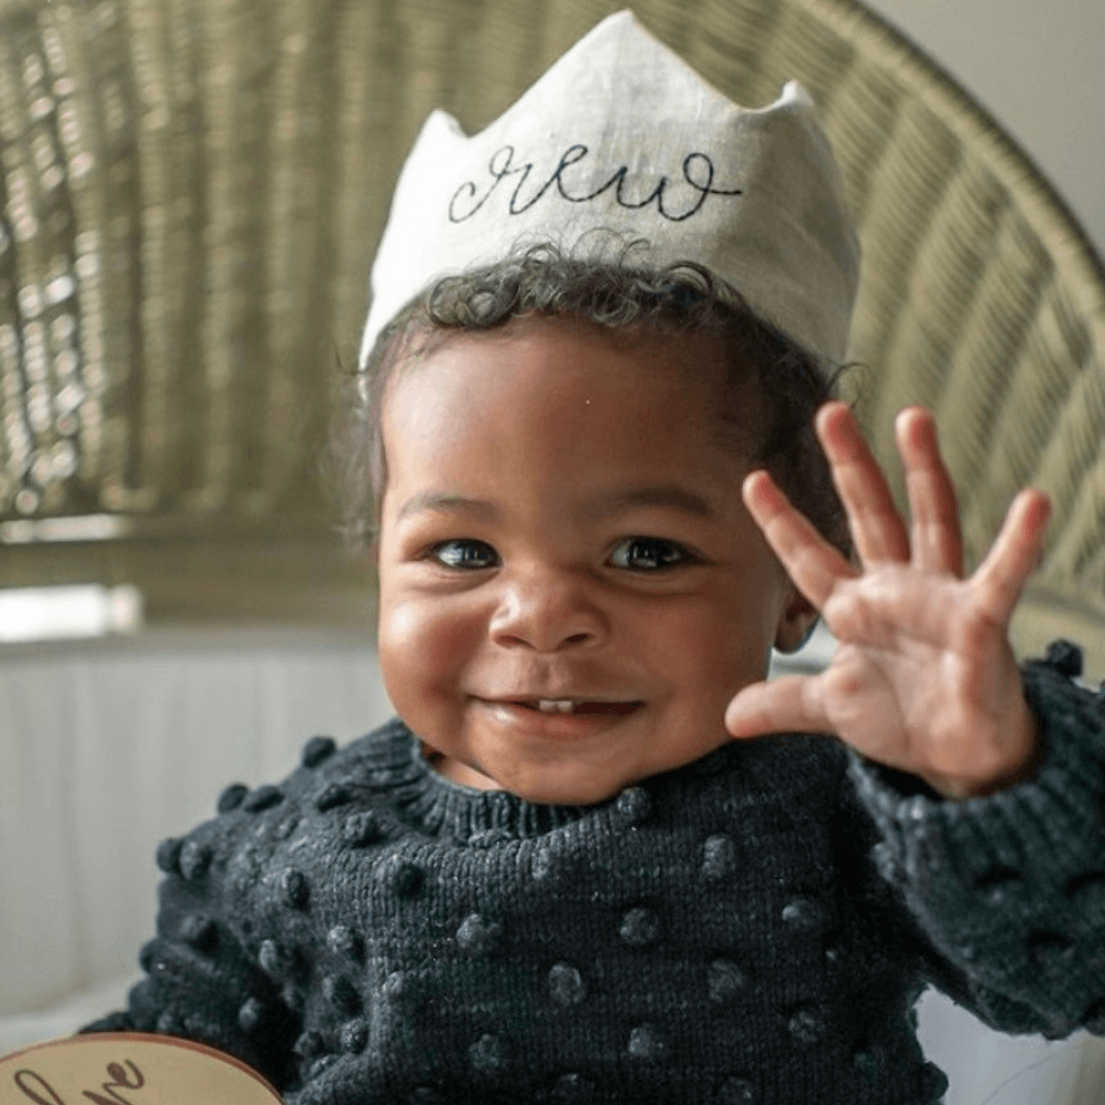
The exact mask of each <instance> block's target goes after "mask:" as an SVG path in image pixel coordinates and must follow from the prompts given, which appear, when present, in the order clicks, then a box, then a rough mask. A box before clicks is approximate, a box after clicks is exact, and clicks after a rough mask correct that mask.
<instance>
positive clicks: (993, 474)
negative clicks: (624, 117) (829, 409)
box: [0, 0, 1105, 669]
mask: <svg viewBox="0 0 1105 1105" xmlns="http://www.w3.org/2000/svg"><path fill="white" fill-rule="evenodd" d="M619 6H624V5H619V4H615V3H604V2H601V0H545V2H544V3H541V4H534V3H532V2H530V0H356V2H347V0H346V2H338V0H206V2H204V0H98V2H97V0H90V2H77V0H50V2H46V0H35V2H31V0H0V154H2V175H0V189H2V193H0V194H2V197H3V199H2V204H0V211H2V215H0V412H2V418H0V542H3V544H2V545H0V585H2V584H8V583H14V582H24V581H26V580H29V579H43V578H55V579H60V578H75V577H77V576H88V575H89V574H92V575H97V576H99V577H100V578H111V579H119V580H121V579H123V578H124V577H126V578H128V579H136V580H137V581H138V582H140V583H142V584H143V585H145V586H147V588H148V589H149V591H150V594H151V602H152V604H153V607H154V610H155V612H157V611H162V612H166V613H172V612H177V613H180V612H187V611H191V612H193V613H195V612H200V611H203V610H205V609H206V610H208V611H209V612H210V611H211V610H214V609H225V610H227V611H228V612H232V611H234V610H239V609H240V610H252V611H253V612H255V613H256V612H265V611H270V612H271V611H274V610H283V611H285V612H286V613H287V614H288V615H289V616H296V613H297V612H298V613H300V614H304V615H309V616H318V617H334V618H342V617H357V618H359V617H362V616H363V608H362V606H360V605H358V604H357V603H352V604H351V603H350V602H349V601H348V596H349V594H351V593H352V592H351V590H350V589H351V588H357V587H361V586H362V579H363V573H361V572H360V571H352V572H351V571H350V569H349V568H348V567H344V566H343V565H342V561H341V557H340V553H339V551H338V546H337V542H336V540H335V538H334V537H333V535H332V530H331V528H330V514H329V512H328V509H327V504H326V501H325V499H324V497H323V496H322V494H321V492H320V491H319V487H318V481H317V478H316V476H315V458H316V456H317V453H318V450H319V447H320V445H321V443H322V440H323V436H324V429H325V421H326V416H327V405H328V397H329V394H330V389H331V384H332V382H333V379H334V376H335V373H336V363H337V362H338V360H343V361H344V362H345V363H346V364H347V365H348V364H350V363H352V361H353V360H354V357H355V352H354V351H355V348H356V342H357V337H358V330H359V327H360V324H361V321H362V318H363V314H364V311H365V307H366V285H367V271H368V267H369V263H370V260H371V256H372V251H373V247H374V245H375V242H376V240H377V238H378V235H379V232H380V230H381V227H382V223H383V219H384V216H385V214H386V209H387V204H388V199H389V195H390V190H391V187H392V184H393V182H394V179H395V176H396V173H397V171H398V167H399V165H400V163H401V160H402V158H403V156H404V155H405V153H406V151H407V149H408V148H409V145H410V143H411V141H412V139H413V137H414V134H415V132H416V130H417V128H418V127H419V125H420V124H421V122H422V120H423V119H424V117H425V115H426V114H427V113H428V112H429V111H430V110H431V109H432V108H433V107H437V106H440V107H444V108H446V109H448V110H450V111H453V112H454V113H455V114H456V115H458V117H459V118H460V119H461V121H462V123H463V124H464V125H465V126H466V127H467V128H469V129H470V130H471V129H476V128H479V127H481V126H482V125H483V124H485V123H486V122H488V121H489V120H490V119H492V118H493V117H494V116H495V115H496V114H498V113H499V112H500V111H501V110H502V109H503V108H505V107H506V106H507V105H508V104H509V103H510V102H511V101H512V100H513V99H514V98H515V97H516V96H517V95H518V94H519V92H520V91H521V90H522V89H523V88H524V87H526V86H527V85H528V84H529V83H530V82H531V81H532V80H534V79H535V78H536V77H537V76H538V75H539V74H540V73H541V72H542V70H543V69H544V68H545V67H546V66H547V65H548V64H549V63H550V62H551V61H553V60H554V59H555V58H556V57H557V56H558V55H559V54H560V53H561V52H563V50H564V49H566V48H567V47H568V46H569V45H570V44H571V43H572V42H574V41H575V40H576V39H577V38H578V37H579V36H580V35H582V34H583V33H584V32H585V31H586V30H588V29H589V28H590V27H591V26H592V25H593V24H594V23H595V22H596V20H597V19H598V18H600V17H601V16H602V15H605V14H607V13H608V12H610V11H612V10H614V9H615V8H616V7H619ZM633 6H634V8H635V10H636V11H637V13H638V15H639V16H640V18H641V19H642V21H643V22H644V23H645V24H646V25H647V26H648V27H649V28H650V29H651V30H653V31H654V32H655V33H656V34H657V35H659V36H660V37H661V38H662V39H664V40H665V41H666V42H668V43H669V44H670V45H671V46H672V47H674V48H675V49H676V50H677V51H679V52H680V53H681V54H682V55H683V56H684V57H685V58H686V59H687V60H688V61H689V62H690V64H692V65H693V66H694V67H695V68H697V69H698V70H699V71H700V72H701V73H702V74H703V75H704V76H705V77H707V78H708V79H709V80H710V81H712V82H713V83H714V84H715V85H717V86H718V87H719V88H721V89H722V90H723V91H725V92H726V93H727V94H728V95H730V96H731V97H732V98H733V99H735V100H737V101H738V102H741V103H744V104H747V105H757V104H762V103H764V102H767V101H768V100H770V99H772V98H773V97H774V95H775V94H776V93H777V91H778V89H779V87H780V85H781V84H782V83H783V82H784V81H785V80H786V79H787V78H789V77H793V76H797V77H798V78H800V79H801V80H802V81H803V82H804V83H805V84H806V85H807V86H808V87H809V88H810V90H811V91H812V92H813V94H814V96H815V98H816V99H817V100H818V102H819V103H820V105H821V107H822V110H823V113H824V117H825V120H826V123H827V126H828V128H829V131H830V134H831V136H832V139H833V141H834V144H835V148H836V150H837V154H838V156H839V158H840V160H841V162H842V164H843V167H844V172H845V176H846V179H847V184H848V189H849V195H850V199H851V202H852V204H853V207H854V210H855V213H856V216H857V219H858V220H859V224H860V228H861V235H862V239H863V245H864V250H865V260H864V272H863V285H862V290H861V298H860V301H859V305H858V309H857V314H856V322H855V331H854V343H853V355H854V357H855V359H856V360H857V361H859V362H861V365H862V367H861V368H859V369H858V370H856V371H855V372H853V374H852V381H851V386H852V387H853V388H854V390H855V391H856V394H857V397H858V403H859V408H860V410H861V413H862V415H863V417H864V420H865V422H866V423H867V425H868V426H869V428H870V432H871V435H872V438H873V440H874V442H875V443H876V445H877V447H878V449H879V451H880V453H881V454H882V455H883V456H887V455H889V454H890V453H891V452H892V442H891V438H890V424H891V417H892V414H893V412H894V411H895V410H896V409H897V408H899V407H900V406H902V405H904V404H905V403H908V402H924V403H928V404H930V405H931V406H932V407H933V408H934V409H935V410H936V412H937V414H938V416H939V419H940V423H941V426H942V430H943V434H944V440H945V443H946V448H947V453H948V457H949V460H950V462H951V465H952V468H953V472H954V475H955V477H956V480H957V483H958V486H959V488H960V491H961V495H962V503H963V508H964V520H965V527H966V534H967V539H968V546H969V551H970V554H971V555H972V556H973V557H977V555H978V554H979V552H980V551H981V550H982V549H983V548H984V547H985V544H986V542H987V541H988V540H989V538H990V536H991V535H992V534H993V532H994V530H995V528H996V527H997V525H998V524H999V522H1000V519H1001V516H1002V513H1003V511H1004V508H1005V506H1006V504H1007V502H1008V501H1009V499H1010V498H1011V496H1012V495H1013V493H1014V492H1015V490H1016V489H1017V488H1018V487H1019V486H1021V485H1022V484H1026V483H1033V484H1035V485H1037V486H1041V487H1043V488H1045V489H1046V490H1047V491H1048V492H1049V493H1050V494H1051V495H1052V497H1053V498H1054V501H1055V507H1056V511H1055V520H1054V523H1053V526H1052V530H1051V536H1050V544H1049V550H1048V555H1047V559H1046V562H1045V564H1044V566H1043V569H1042V571H1041V573H1040V575H1039V577H1038V582H1037V583H1036V584H1035V585H1034V591H1033V601H1032V602H1030V603H1029V604H1028V609H1027V611H1026V620H1025V623H1024V625H1025V628H1024V630H1023V639H1024V641H1025V643H1026V644H1031V643H1033V642H1034V641H1035V640H1037V639H1038V638H1039V637H1041V636H1042V635H1045V634H1046V633H1047V632H1049V631H1050V627H1051V621H1054V620H1055V619H1056V618H1058V619H1059V620H1058V622H1057V623H1056V624H1057V625H1058V626H1061V625H1063V624H1069V625H1071V626H1072V627H1073V628H1072V629H1071V630H1070V632H1071V633H1072V634H1073V635H1076V636H1079V635H1080V636H1082V637H1084V638H1087V639H1089V643H1090V645H1091V651H1092V652H1093V654H1094V656H1096V657H1097V664H1096V666H1097V667H1098V668H1099V669H1105V634H1103V633H1102V630H1101V629H1100V627H1099V615H1100V613H1101V611H1102V610H1105V542H1103V541H1102V540H1101V529H1102V525H1101V521H1102V518H1103V516H1105V457H1103V456H1102V437H1103V432H1102V431H1103V429H1105V373H1103V371H1102V358H1103V351H1105V281H1103V278H1102V271H1101V268H1100V266H1099V264H1098V262H1097V261H1096V259H1095V258H1094V256H1093V254H1092V251H1091V250H1090V249H1089V248H1088V247H1087V245H1086V243H1085V241H1084V240H1083V238H1082V237H1081V236H1080V234H1079V232H1078V230H1077V228H1076V227H1075V226H1074V224H1073V223H1072V222H1071V220H1070V219H1069V218H1068V216H1067V214H1066V212H1065V210H1064V208H1063V207H1062V205H1061V203H1060V202H1059V201H1058V200H1057V199H1056V197H1055V196H1054V194H1053V193H1052V192H1051V191H1050V189H1049V188H1048V186H1047V185H1046V184H1045V183H1044V182H1043V180H1042V179H1041V178H1040V177H1039V175H1038V174H1037V173H1035V171H1034V170H1033V169H1032V168H1031V167H1030V166H1029V164H1028V163H1027V162H1026V161H1025V160H1024V158H1023V157H1022V156H1020V155H1019V154H1018V153H1017V151H1016V150H1015V149H1014V148H1013V147H1012V145H1011V144H1010V143H1009V142H1008V141H1007V140H1006V139H1005V138H1004V137H1003V135H1002V133H1001V131H1000V130H999V129H998V128H997V127H996V126H995V125H994V124H993V122H992V121H991V120H989V119H988V118H987V117H986V116H985V115H984V114H983V113H982V112H981V111H980V110H979V109H978V108H977V107H975V106H974V105H973V104H972V103H971V102H970V101H969V100H968V99H967V98H966V97H965V96H964V95H963V94H962V93H961V92H960V91H959V90H958V89H957V88H956V87H955V85H954V84H953V83H952V82H951V81H949V80H948V79H947V78H946V77H945V76H944V75H943V74H942V73H941V72H940V71H939V70H937V69H936V68H935V67H934V66H933V65H931V64H930V63H928V62H927V61H926V60H925V59H924V58H923V57H921V56H920V55H919V54H918V53H917V52H916V51H915V50H913V49H912V48H911V47H909V46H908V44H906V43H905V42H904V41H903V40H902V39H901V38H900V37H899V36H897V35H896V34H895V33H894V32H892V31H891V30H890V29H888V28H887V27H886V26H884V25H883V24H882V23H880V22H879V21H878V20H877V19H876V18H874V17H873V16H872V15H870V14H869V13H868V12H866V11H865V10H864V9H862V8H860V7H858V6H857V5H856V4H854V3H851V2H850V0H692V2H690V3H679V4H677V3H674V2H672V0H641V2H640V3H637V4H634V5H633ZM72 518H77V519H81V520H78V521H71V520H68V519H72ZM78 537H79V538H82V540H80V541H75V540H73V539H74V538H78ZM87 538H98V539H97V540H86V539H87ZM247 594H248V595H249V596H251V597H250V598H249V599H248V601H247V600H246V599H244V598H243V596H245V595H247ZM326 596H330V598H331V599H332V600H333V601H328V600H327V599H326ZM1056 611H1059V612H1060V613H1059V614H1056ZM1049 619H1051V621H1049Z"/></svg>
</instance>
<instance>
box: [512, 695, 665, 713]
mask: <svg viewBox="0 0 1105 1105" xmlns="http://www.w3.org/2000/svg"><path fill="white" fill-rule="evenodd" d="M509 704H510V705H512V706H524V707H525V708H526V709H528V710H536V711H538V712H539V713H542V714H612V715H614V716H622V715H625V714H630V713H632V712H633V711H634V710H636V709H637V708H638V707H639V706H641V705H643V704H642V703H641V702H602V701H597V700H591V699H574V698H536V699H513V700H511V701H510V703H509Z"/></svg>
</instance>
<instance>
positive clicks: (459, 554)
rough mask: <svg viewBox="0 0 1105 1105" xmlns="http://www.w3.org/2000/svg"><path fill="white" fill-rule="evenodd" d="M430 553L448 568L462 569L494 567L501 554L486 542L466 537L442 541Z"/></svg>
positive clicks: (472, 569)
mask: <svg viewBox="0 0 1105 1105" xmlns="http://www.w3.org/2000/svg"><path fill="white" fill-rule="evenodd" d="M430 555H431V556H432V557H433V558H434V560H436V561H437V562H438V563H439V564H443V565H444V566H445V567H446V568H458V569H460V570H462V571H478V570H479V569H481V568H494V567H495V566H496V565H497V564H498V563H499V554H498V553H497V552H496V551H495V550H494V549H493V548H492V547H491V546H490V545H488V544H487V543H486V542H484V541H473V540H469V539H465V538H459V539H456V540H453V541H442V542H441V544H440V545H435V546H434V547H433V548H432V549H431V550H430Z"/></svg>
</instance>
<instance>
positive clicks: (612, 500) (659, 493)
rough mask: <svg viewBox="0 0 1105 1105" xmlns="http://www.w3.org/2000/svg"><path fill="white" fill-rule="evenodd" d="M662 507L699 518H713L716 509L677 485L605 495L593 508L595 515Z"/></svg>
mask: <svg viewBox="0 0 1105 1105" xmlns="http://www.w3.org/2000/svg"><path fill="white" fill-rule="evenodd" d="M649 506H660V507H668V508H669V509H674V510H681V511H683V512H684V513H686V514H693V515H695V517H698V518H712V517H713V516H714V508H713V507H712V506H711V505H710V504H709V502H708V501H707V500H706V499H704V498H703V497H702V496H701V495H698V494H696V493H695V492H693V491H688V490H687V488H685V487H679V486H678V485H676V484H671V485H662V486H658V487H634V488H630V489H628V490H626V491H617V492H615V493H614V494H612V495H604V496H603V497H602V498H601V499H598V500H597V501H596V502H595V503H594V505H593V507H592V510H593V513H595V514H599V515H602V514H617V513H619V512H620V511H624V510H633V509H635V508H640V507H649Z"/></svg>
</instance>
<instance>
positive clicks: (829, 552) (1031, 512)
mask: <svg viewBox="0 0 1105 1105" xmlns="http://www.w3.org/2000/svg"><path fill="white" fill-rule="evenodd" d="M895 428H896V431H897V439H898V450H899V452H900V454H901V456H902V460H903V462H904V464H905V472H906V487H907V491H908V495H909V506H910V512H911V515H912V526H911V530H910V532H908V533H907V531H906V526H905V523H904V522H903V520H902V518H901V517H900V515H899V514H898V512H897V510H896V509H895V507H894V503H893V500H892V498H891V495H890V489H889V487H888V486H887V482H886V478H885V476H884V475H883V472H882V470H881V469H880V468H879V466H878V463H877V462H876V461H875V458H874V457H873V456H872V454H871V451H870V449H869V448H868V446H867V444H866V442H865V441H864V439H863V436H862V434H861V433H860V431H859V427H858V426H857V425H856V422H855V419H854V417H853V416H852V413H851V411H850V410H849V409H848V407H847V406H845V405H844V404H843V403H829V404H826V406H825V407H823V408H822V409H821V411H820V412H819V413H818V417H817V432H818V437H819V438H820V440H821V444H822V447H823V448H824V450H825V453H826V455H827V456H828V458H829V462H830V465H831V467H832V473H833V479H834V482H835V483H836V487H837V490H838V492H839V493H840V497H841V499H842V501H843V503H844V506H845V509H846V510H847V513H848V521H849V526H850V529H851V533H852V540H853V543H854V546H855V550H856V554H857V556H858V559H859V563H860V570H856V569H855V568H854V567H853V566H852V565H851V564H849V563H848V561H847V560H845V559H844V557H843V556H842V555H841V554H840V553H839V552H838V551H837V550H836V549H835V548H834V547H833V546H831V545H830V544H829V543H828V542H827V541H826V540H825V539H824V538H823V537H822V536H821V535H820V534H819V533H818V532H817V531H816V530H815V529H814V527H813V526H812V524H811V523H810V522H809V521H808V520H807V519H806V518H805V517H804V516H803V515H802V514H800V513H799V512H798V511H797V510H796V509H795V508H794V507H793V506H792V505H791V503H790V502H789V501H788V499H787V498H786V496H785V495H784V494H783V492H782V491H780V490H779V488H778V487H777V486H776V485H775V483H774V482H773V481H772V479H771V477H770V476H769V475H768V474H767V473H766V472H763V471H758V472H754V473H752V474H751V475H749V476H748V477H747V478H746V480H745V482H744V488H743V491H744V501H745V504H746V505H747V507H748V509H749V511H750V512H751V513H752V516H753V518H755V520H756V522H757V524H758V525H759V526H760V528H761V529H762V530H763V532H764V535H765V536H766V538H767V540H768V542H769V543H770V544H771V547H772V548H773V549H774V550H775V553H776V555H777V556H778V557H779V559H780V560H781V561H782V563H783V565H784V567H785V568H786V570H787V572H788V573H789V574H790V577H791V579H792V580H793V581H794V583H795V585H796V586H797V587H798V589H799V590H800V591H801V592H802V593H803V595H805V597H806V598H807V599H808V600H809V601H810V602H811V603H812V604H813V605H814V606H815V607H816V608H817V609H818V610H819V611H820V612H821V615H822V617H823V618H824V620H825V622H826V624H827V625H828V627H829V629H830V630H831V631H832V633H833V635H834V636H835V637H836V638H837V640H838V641H839V642H840V644H839V647H838V649H837V651H836V655H835V656H834V658H833V660H832V663H831V664H830V665H829V667H828V668H827V669H826V670H825V671H823V672H821V673H820V674H818V675H812V676H792V677H786V678H782V679H778V680H774V681H772V682H770V683H754V684H752V685H751V686H749V687H746V688H745V689H744V690H742V691H741V692H740V693H739V694H738V695H737V696H736V697H735V698H734V699H733V700H732V702H730V704H729V707H728V709H727V710H726V713H725V723H726V728H727V729H728V730H729V732H730V733H732V734H733V736H735V737H751V736H757V735H760V734H763V733H777V732H795V731H797V732H825V733H833V734H836V735H837V736H838V737H840V739H841V740H843V741H846V742H847V743H848V744H850V745H851V746H852V747H853V748H855V749H856V750H857V751H858V752H860V753H861V754H862V755H864V756H865V757H867V758H868V759H871V760H876V761H878V762H880V763H883V764H886V765H888V766H890V767H894V768H897V769H899V770H901V771H907V772H909V773H911V774H914V775H918V776H920V777H921V778H923V779H924V780H925V781H926V782H927V783H928V784H929V785H930V786H932V787H933V788H934V789H935V790H937V791H939V792H940V793H941V794H943V795H945V796H946V797H949V798H967V797H972V796H976V795H982V794H989V793H992V792H994V791H997V790H1000V789H1003V788H1005V787H1007V786H1010V785H1012V784H1014V783H1016V782H1017V781H1019V780H1020V779H1022V778H1024V777H1026V776H1027V775H1028V774H1030V773H1031V771H1032V769H1033V767H1034V766H1035V763H1036V761H1037V759H1038V757H1039V755H1040V737H1039V734H1038V732H1037V725H1036V720H1035V717H1034V715H1033V714H1032V712H1031V710H1030V709H1029V707H1028V704H1027V702H1026V701H1025V698H1024V693H1023V690H1022V684H1021V677H1020V672H1019V670H1018V667H1017V663H1016V660H1015V658H1014V656H1013V651H1012V649H1011V647H1010V645H1009V639H1008V627H1009V620H1010V618H1011V616H1012V614H1013V610H1014V608H1015V607H1016V604H1017V601H1018V599H1019V598H1020V594H1021V591H1022V589H1023V588H1024V585H1025V583H1026V581H1027V580H1028V577H1029V576H1030V575H1031V573H1032V571H1033V569H1034V568H1035V566H1036V564H1037V562H1038V560H1039V557H1040V553H1041V550H1042V547H1043V537H1044V531H1045V529H1046V527H1047V522H1048V517H1049V515H1050V509H1051V508H1050V504H1049V502H1048V499H1047V497H1046V496H1045V495H1044V494H1043V493H1042V492H1038V491H1022V492H1021V493H1020V494H1019V495H1018V496H1017V498H1016V499H1015V500H1014V502H1013V504H1012V505H1011V506H1010V508H1009V512H1008V513H1007V515H1006V517H1005V522H1004V524H1003V526H1002V529H1001V532H1000V533H999V534H998V537H997V540H996V541H995V542H994V545H993V547H992V548H991V550H990V552H989V554H988V555H987V557H986V559H985V560H984V561H983V562H982V564H981V565H980V566H979V568H978V569H977V571H975V572H974V574H973V575H971V576H970V577H969V578H963V546H962V539H961V536H960V528H959V514H958V507H957V504H956V498H955V490H954V488H953V486H952V482H951V479H950V477H949V476H948V472H947V469H946V468H945V466H944V462H943V460H942V458H941V456H940V449H939V445H938V443H937V439H936V427H935V424H934V422H933V418H932V415H931V414H929V412H928V411H925V410H923V409H921V408H919V407H912V408H910V409H908V410H905V411H903V412H902V413H901V414H900V415H899V416H898V419H897V423H896V427H895Z"/></svg>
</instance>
